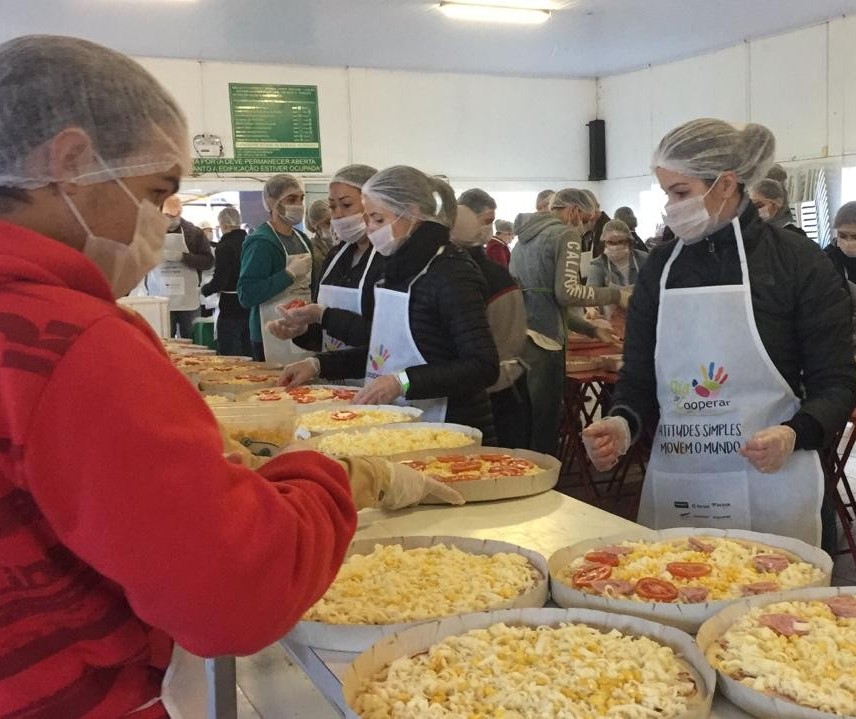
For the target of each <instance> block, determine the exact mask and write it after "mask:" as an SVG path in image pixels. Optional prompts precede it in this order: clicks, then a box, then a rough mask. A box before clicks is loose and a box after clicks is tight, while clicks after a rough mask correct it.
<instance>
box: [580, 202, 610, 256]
mask: <svg viewBox="0 0 856 719" xmlns="http://www.w3.org/2000/svg"><path fill="white" fill-rule="evenodd" d="M610 219H612V218H611V217H610V216H609V215H607V214H606V213H605V212H604V211H603V210H601V212H600V215H598V218H597V219H596V220H595V221H594V227H592V228H591V229H590V230H589V231H588V232H586V233H585V235H583V245H582V247H583V252H587V251H588V250H591V256H592V259H594V258H595V257H599V256H600V255H601V254H603V242H602V241H601V237H600V236H601V235H602V234H603V228H604V226H605V225H606V223H607V222H609V221H610Z"/></svg>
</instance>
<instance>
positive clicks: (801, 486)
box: [637, 219, 823, 546]
mask: <svg viewBox="0 0 856 719" xmlns="http://www.w3.org/2000/svg"><path fill="white" fill-rule="evenodd" d="M732 224H733V227H734V234H735V237H736V242H737V249H738V252H739V255H740V269H741V272H742V284H739V285H725V286H716V287H692V288H678V289H666V282H667V279H668V276H669V271H670V270H671V267H672V264H673V263H674V261H675V259H676V258H677V257H678V255H679V254H680V252H681V250H682V249H683V247H684V245H683V243H681V242H678V243H677V244H676V246H675V249H674V251H673V252H672V256H671V258H670V259H669V261H668V262H667V263H666V266H665V268H664V270H663V276H662V278H661V280H660V309H659V316H658V319H657V336H656V349H655V352H654V362H655V367H656V375H657V398H658V401H659V404H660V423H659V425H658V426H657V432H656V435H655V437H654V444H653V447H652V449H651V460H650V462H649V464H648V470H647V472H646V475H645V483H644V485H643V488H642V498H641V501H640V505H639V515H638V517H637V521H638V522H639V523H640V524H644V525H646V526H648V527H652V528H654V529H664V528H667V527H680V526H685V527H687V526H688V527H715V528H719V529H729V528H735V529H751V530H753V531H757V532H769V533H772V534H782V535H785V536H789V537H796V538H797V539H801V540H803V541H804V542H808V543H809V544H813V545H815V546H817V545H818V544H819V543H820V503H821V499H822V497H823V472H822V469H821V465H820V460H819V458H818V455H817V452H808V451H803V450H797V451H795V452H794V453H793V454H792V455H791V457H789V458H788V460H787V462H786V463H785V465H784V467H783V468H782V469H781V470H780V471H778V472H775V473H773V474H762V473H761V472H758V471H757V470H755V469H754V468H753V467H752V466H751V465H750V464H749V462H748V460H746V459H744V458H743V457H742V456H741V455H740V454H738V450H739V449H740V447H742V446H743V444H744V443H745V442H746V440H747V439H749V438H750V437H751V436H752V435H753V434H755V432H757V431H758V430H761V429H764V428H765V427H771V426H774V425H777V424H780V423H781V422H783V421H784V420H787V419H790V418H791V417H792V416H793V415H794V413H795V412H796V411H797V410H798V409H799V406H800V402H799V400H798V399H797V397H796V396H795V395H794V393H793V391H792V390H791V388H790V386H789V385H788V383H787V382H786V381H785V379H784V377H782V375H781V374H780V373H779V371H778V370H777V369H776V367H775V366H774V365H773V362H772V360H771V359H770V356H769V355H768V354H767V351H766V350H765V349H764V346H763V345H762V344H761V338H760V336H759V334H758V328H757V326H756V325H755V316H754V314H753V312H752V296H751V291H750V286H749V272H748V269H747V264H746V250H745V248H744V246H743V234H742V232H741V230H740V223H739V222H738V221H737V220H736V219H735V220H734V221H733V223H732Z"/></svg>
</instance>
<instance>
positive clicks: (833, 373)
mask: <svg viewBox="0 0 856 719" xmlns="http://www.w3.org/2000/svg"><path fill="white" fill-rule="evenodd" d="M740 226H741V229H742V232H743V239H744V244H745V247H746V256H747V262H748V265H749V275H750V282H751V289H752V307H753V311H754V315H755V322H756V324H757V327H758V333H759V335H760V337H761V342H762V344H763V345H764V348H765V349H766V350H767V353H768V354H769V355H770V358H771V359H772V361H773V364H774V365H775V366H776V368H777V369H778V370H779V372H781V374H782V376H783V377H784V378H785V380H786V381H787V383H788V384H789V385H790V387H791V389H792V390H793V391H794V393H795V394H796V395H797V396H798V397H800V398H801V399H802V405H801V408H800V410H799V411H798V412H797V413H796V415H795V416H794V417H793V419H791V420H789V421H788V422H785V424H787V425H789V426H791V427H792V428H793V429H794V431H795V432H796V433H797V441H796V447H797V449H818V448H820V447H822V446H825V445H826V444H827V443H828V442H829V441H830V440H831V439H832V437H833V435H834V434H835V433H836V432H837V431H838V430H840V429H841V428H842V427H843V426H844V424H845V423H846V422H847V419H848V418H849V416H850V412H851V410H852V409H853V406H854V403H856V363H854V361H853V346H852V342H851V339H850V337H851V319H850V298H849V296H848V295H847V293H846V291H845V289H844V287H843V286H842V283H841V280H840V279H839V277H838V276H837V274H836V272H835V268H834V267H833V266H832V264H831V263H830V262H829V260H828V259H827V258H826V257H824V254H823V252H821V250H820V249H819V248H818V246H817V245H816V244H814V243H813V242H812V241H811V240H808V239H806V238H804V237H800V236H799V235H796V234H794V233H792V232H783V231H781V230H778V229H776V228H775V227H771V226H770V225H769V224H766V223H764V222H763V221H762V220H761V219H760V218H759V217H758V213H757V211H756V210H755V207H754V206H753V205H752V204H751V203H748V206H747V207H745V208H744V209H743V211H742V213H741V215H740ZM674 247H675V243H674V242H669V243H667V244H664V245H663V246H661V247H658V248H656V249H655V250H653V251H652V252H651V254H650V255H649V258H648V261H647V262H646V263H645V265H644V266H643V268H642V271H641V273H640V275H639V281H638V282H637V284H636V288H635V290H634V293H633V297H632V298H631V301H630V309H629V313H628V317H627V331H626V336H625V344H624V367H623V368H622V370H621V373H620V375H619V381H618V384H617V386H616V391H615V395H614V402H615V405H614V408H613V411H612V413H613V414H618V415H621V416H623V417H625V418H626V419H627V420H628V422H629V424H630V428H631V432H633V434H634V436H635V435H636V434H637V433H638V431H639V429H640V421H641V424H642V426H644V427H652V426H653V424H654V422H655V421H656V419H657V417H658V413H659V408H658V404H657V394H656V378H655V373H654V348H655V338H656V328H657V313H658V308H659V302H660V291H659V287H660V278H661V276H662V273H663V268H664V266H665V264H666V262H667V260H668V259H669V257H670V256H671V253H672V250H673V249H674ZM740 279H741V276H740V263H739V258H738V254H737V244H736V241H735V237H734V230H733V228H732V227H731V225H728V226H726V227H724V228H723V229H721V230H719V231H717V232H716V233H714V234H713V235H711V236H710V237H709V238H707V239H705V240H702V241H701V242H699V243H697V244H694V245H691V246H688V247H685V248H684V250H683V252H681V254H680V256H679V257H678V259H677V260H676V261H675V262H674V264H673V265H672V269H671V272H670V273H669V280H668V285H667V286H668V287H669V288H676V287H707V286H712V285H728V284H738V283H739V282H740ZM698 319H699V322H704V318H703V317H700V318H698Z"/></svg>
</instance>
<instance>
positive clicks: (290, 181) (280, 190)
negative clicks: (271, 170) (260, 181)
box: [262, 173, 303, 212]
mask: <svg viewBox="0 0 856 719" xmlns="http://www.w3.org/2000/svg"><path fill="white" fill-rule="evenodd" d="M289 190H299V191H300V192H303V183H302V182H301V181H300V179H299V178H297V177H295V176H294V175H287V174H285V173H282V174H279V175H274V176H273V177H271V178H270V179H269V180H268V181H267V182H266V183H265V188H264V191H263V192H262V204H263V205H264V206H265V209H266V210H267V211H268V212H271V211H272V210H273V207H274V205H275V204H276V203H277V202H278V201H279V198H280V197H282V196H283V195H284V194H285V193H286V192H288V191H289Z"/></svg>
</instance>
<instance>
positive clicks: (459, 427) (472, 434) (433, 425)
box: [307, 422, 482, 459]
mask: <svg viewBox="0 0 856 719" xmlns="http://www.w3.org/2000/svg"><path fill="white" fill-rule="evenodd" d="M373 429H377V428H376V427H366V428H360V429H350V430H342V431H341V432H328V433H326V434H322V435H317V436H316V437H313V438H312V439H310V440H307V442H308V444H309V445H310V446H312V447H317V446H318V443H319V442H320V441H321V440H322V439H328V438H330V437H333V436H335V435H337V434H363V433H365V432H371V431H372V430H373ZM383 429H384V430H388V431H390V432H399V431H403V430H404V431H406V430H412V429H443V430H447V431H449V432H460V433H461V434H465V435H466V436H467V437H468V438H469V439H470V441H469V443H468V444H465V445H462V446H460V447H435V448H434V449H433V451H434V452H437V451H438V450H442V451H444V452H445V451H448V452H457V451H458V450H460V449H464V448H465V447H472V446H480V445H481V442H482V433H481V431H480V430H478V429H476V428H475V427H468V426H466V425H464V424H450V423H446V422H408V423H406V424H390V425H385V426H384V427H383ZM426 449H428V448H426ZM424 451H425V450H411V451H409V452H399V453H397V454H383V455H373V456H378V457H386V458H387V459H414V458H415V457H414V455H415V454H416V452H424Z"/></svg>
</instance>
